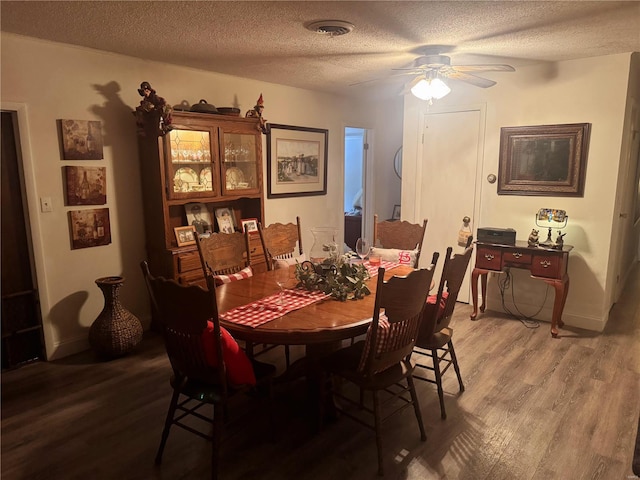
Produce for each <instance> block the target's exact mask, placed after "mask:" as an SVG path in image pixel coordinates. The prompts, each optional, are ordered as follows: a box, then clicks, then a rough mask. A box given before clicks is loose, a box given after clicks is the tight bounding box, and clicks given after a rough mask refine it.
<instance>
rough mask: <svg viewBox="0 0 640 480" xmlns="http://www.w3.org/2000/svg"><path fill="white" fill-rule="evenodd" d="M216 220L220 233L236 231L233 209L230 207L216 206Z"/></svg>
mask: <svg viewBox="0 0 640 480" xmlns="http://www.w3.org/2000/svg"><path fill="white" fill-rule="evenodd" d="M216 220H217V221H218V230H219V231H220V233H233V232H235V224H234V221H233V211H232V210H231V209H230V208H226V207H225V208H216Z"/></svg>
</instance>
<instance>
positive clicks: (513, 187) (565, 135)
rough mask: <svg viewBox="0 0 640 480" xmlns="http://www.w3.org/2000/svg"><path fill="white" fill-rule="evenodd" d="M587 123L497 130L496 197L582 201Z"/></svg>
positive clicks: (587, 145)
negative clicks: (512, 196) (523, 196)
mask: <svg viewBox="0 0 640 480" xmlns="http://www.w3.org/2000/svg"><path fill="white" fill-rule="evenodd" d="M590 130H591V124H590V123H574V124H565V125H535V126H530V127H503V128H501V129H500V161H499V167H498V195H544V196H558V197H561V196H564V197H582V196H584V181H585V176H586V169H587V152H588V150H589V133H590Z"/></svg>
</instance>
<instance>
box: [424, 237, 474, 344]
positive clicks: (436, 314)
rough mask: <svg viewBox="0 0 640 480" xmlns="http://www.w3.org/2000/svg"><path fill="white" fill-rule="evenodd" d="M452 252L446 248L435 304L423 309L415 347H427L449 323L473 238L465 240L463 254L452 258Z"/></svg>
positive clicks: (465, 271) (471, 249)
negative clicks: (435, 335) (436, 334)
mask: <svg viewBox="0 0 640 480" xmlns="http://www.w3.org/2000/svg"><path fill="white" fill-rule="evenodd" d="M452 252H453V248H451V247H449V248H447V255H446V257H445V260H444V265H443V267H442V273H441V276H440V284H439V287H438V293H437V295H436V301H435V303H429V304H427V305H426V307H425V309H424V313H423V317H422V322H421V323H420V332H419V334H418V340H417V342H416V345H418V346H419V347H420V346H424V345H428V344H429V342H430V339H431V337H432V336H433V335H434V334H435V333H437V332H439V331H440V330H442V329H443V328H446V327H448V326H449V323H450V322H451V317H452V315H453V312H454V310H455V307H456V302H457V300H458V294H459V293H460V289H461V288H462V282H463V281H464V277H465V275H466V273H467V268H468V267H469V261H470V259H471V254H472V253H473V237H471V236H470V237H469V238H468V239H467V244H466V247H465V250H464V252H463V253H461V254H459V253H456V254H455V255H453V256H452V255H451V253H452ZM445 292H446V293H447V295H446V299H445V300H444V309H443V310H441V309H440V304H441V302H442V301H443V297H444V294H445Z"/></svg>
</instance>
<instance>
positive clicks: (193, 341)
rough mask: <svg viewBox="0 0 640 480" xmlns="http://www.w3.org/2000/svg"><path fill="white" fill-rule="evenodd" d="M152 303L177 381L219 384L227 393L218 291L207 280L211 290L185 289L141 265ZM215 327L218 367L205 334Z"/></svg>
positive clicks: (195, 286)
mask: <svg viewBox="0 0 640 480" xmlns="http://www.w3.org/2000/svg"><path fill="white" fill-rule="evenodd" d="M141 267H142V271H143V275H144V277H145V282H146V284H147V285H148V288H149V294H150V297H151V301H152V303H153V304H154V308H155V311H157V312H158V317H159V318H158V319H159V321H160V324H161V327H162V333H163V336H164V343H165V349H166V351H167V356H168V357H169V360H170V362H171V366H172V368H173V371H174V373H175V375H176V376H177V377H180V378H190V379H194V380H200V381H205V382H207V383H214V384H215V383H217V384H219V385H221V386H222V387H223V388H224V389H225V391H226V381H225V378H226V376H225V365H224V360H223V356H222V341H221V330H220V323H219V319H218V306H217V302H216V296H215V287H214V282H213V279H212V278H211V276H210V275H207V276H206V280H207V286H208V290H205V289H203V288H202V287H200V286H198V285H189V286H185V285H181V284H179V283H177V282H175V281H174V280H167V279H165V278H163V277H153V276H152V275H151V273H150V271H149V267H148V265H147V262H142V264H141ZM208 321H211V322H212V323H213V342H214V345H215V351H216V359H217V362H216V363H217V365H218V366H217V367H212V366H211V365H210V364H209V363H208V361H207V355H206V353H205V348H204V342H203V338H202V337H203V332H204V331H205V330H206V329H207V322H208Z"/></svg>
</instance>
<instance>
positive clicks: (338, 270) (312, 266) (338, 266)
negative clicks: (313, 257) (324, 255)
mask: <svg viewBox="0 0 640 480" xmlns="http://www.w3.org/2000/svg"><path fill="white" fill-rule="evenodd" d="M295 274H296V278H297V279H298V287H301V288H304V289H305V290H310V291H314V290H319V291H322V292H324V293H326V294H328V295H331V297H332V298H335V299H336V300H340V301H342V302H344V301H345V300H358V299H361V298H364V296H365V295H369V294H371V291H370V290H369V287H368V286H367V284H366V283H365V282H366V281H367V280H368V279H369V278H370V276H369V272H368V271H367V269H366V268H365V267H364V265H362V264H361V263H360V264H350V263H349V262H348V261H347V260H346V258H345V257H334V258H328V259H326V260H325V261H323V262H322V263H312V262H309V261H307V262H303V263H298V264H296V273H295Z"/></svg>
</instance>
